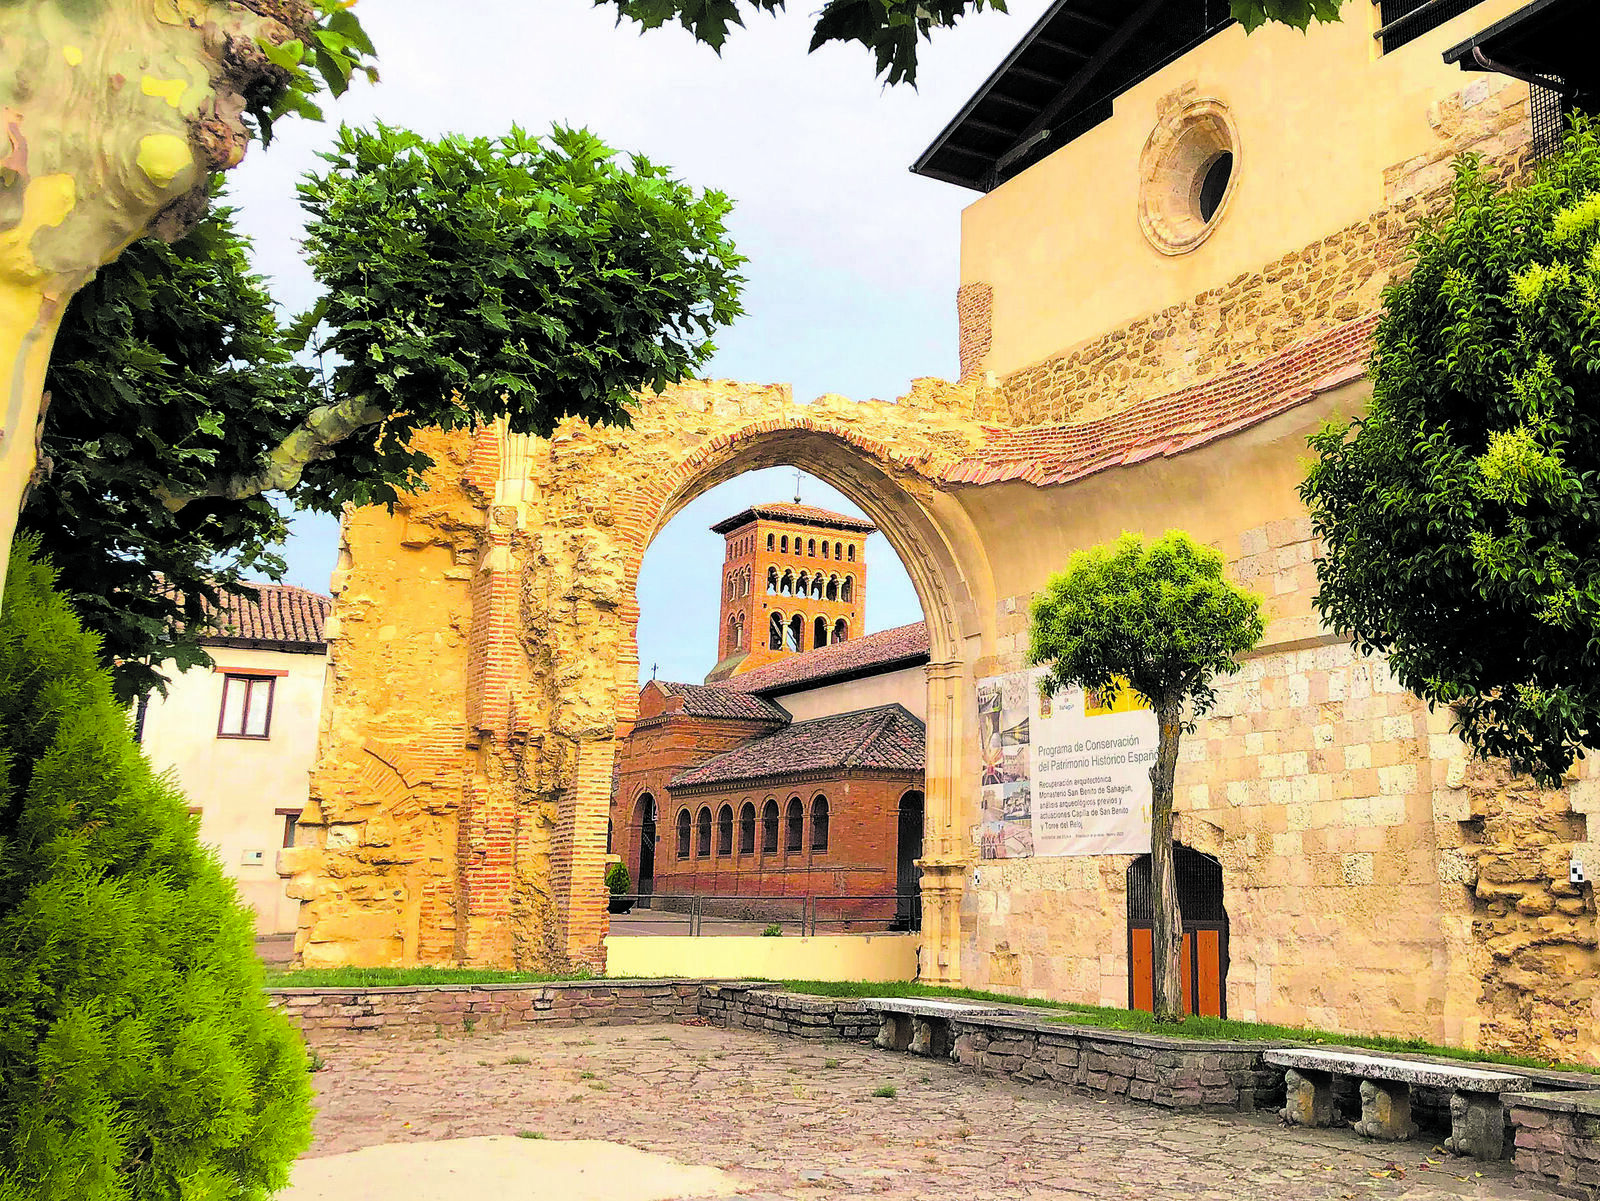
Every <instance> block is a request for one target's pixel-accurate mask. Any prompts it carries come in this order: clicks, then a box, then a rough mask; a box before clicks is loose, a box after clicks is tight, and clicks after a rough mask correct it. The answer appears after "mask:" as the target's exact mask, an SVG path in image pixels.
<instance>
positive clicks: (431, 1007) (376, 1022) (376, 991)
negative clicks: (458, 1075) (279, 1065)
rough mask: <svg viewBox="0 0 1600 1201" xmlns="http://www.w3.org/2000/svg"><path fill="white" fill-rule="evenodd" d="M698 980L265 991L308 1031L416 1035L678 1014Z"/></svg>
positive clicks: (695, 1005) (692, 997)
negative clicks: (379, 1032)
mask: <svg viewBox="0 0 1600 1201" xmlns="http://www.w3.org/2000/svg"><path fill="white" fill-rule="evenodd" d="M701 987H702V983H701V981H699V980H640V981H629V980H581V981H559V982H554V983H550V984H471V985H467V984H460V985H454V984H421V985H415V986H407V987H385V988H342V989H329V988H274V989H268V990H267V996H268V998H269V999H270V1001H271V1003H272V1005H273V1006H274V1007H276V1008H278V1009H281V1010H283V1011H284V1012H285V1013H286V1014H288V1016H289V1018H290V1019H291V1020H292V1021H294V1023H295V1024H296V1025H297V1026H299V1027H300V1030H301V1032H302V1033H304V1034H305V1035H307V1036H308V1037H312V1038H314V1037H316V1036H318V1035H327V1034H348V1033H359V1032H371V1031H381V1032H384V1033H388V1034H393V1035H397V1036H401V1037H411V1038H421V1037H437V1036H439V1035H441V1034H448V1033H457V1034H459V1033H463V1032H466V1033H470V1032H472V1031H474V1030H506V1029H510V1028H512V1027H516V1026H534V1025H546V1026H574V1025H577V1024H579V1023H584V1024H590V1025H596V1026H627V1025H637V1024H640V1023H644V1022H676V1021H682V1020H683V1019H685V1018H693V1017H695V1016H696V1015H697V1014H698V1013H699V1007H700V992H701Z"/></svg>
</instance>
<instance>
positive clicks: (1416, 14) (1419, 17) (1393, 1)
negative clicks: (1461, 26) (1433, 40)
mask: <svg viewBox="0 0 1600 1201" xmlns="http://www.w3.org/2000/svg"><path fill="white" fill-rule="evenodd" d="M1374 2H1375V3H1376V4H1377V5H1378V24H1379V26H1380V29H1379V33H1380V40H1381V41H1382V42H1383V52H1384V53H1385V54H1388V53H1389V52H1390V51H1392V50H1398V49H1399V48H1400V47H1401V46H1404V45H1405V44H1406V43H1407V42H1412V41H1415V40H1416V39H1417V38H1419V37H1421V36H1422V35H1423V34H1425V33H1427V32H1428V31H1429V30H1430V29H1437V28H1439V26H1441V25H1443V24H1444V23H1445V22H1446V21H1448V20H1450V19H1451V18H1452V17H1459V16H1460V15H1461V14H1462V13H1464V12H1466V11H1467V10H1468V9H1469V8H1473V7H1475V6H1476V5H1478V4H1479V3H1481V2H1482V0H1374Z"/></svg>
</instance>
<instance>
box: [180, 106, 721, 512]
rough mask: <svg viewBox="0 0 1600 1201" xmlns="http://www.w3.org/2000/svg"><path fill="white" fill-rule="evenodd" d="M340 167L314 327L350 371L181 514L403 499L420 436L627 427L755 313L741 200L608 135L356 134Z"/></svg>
mask: <svg viewBox="0 0 1600 1201" xmlns="http://www.w3.org/2000/svg"><path fill="white" fill-rule="evenodd" d="M323 158H324V159H325V161H326V162H327V163H328V164H329V166H328V169H327V170H326V171H323V172H321V173H319V174H313V175H311V176H309V177H308V178H307V179H306V180H305V182H304V183H303V184H302V185H301V187H300V200H301V205H302V207H304V208H305V210H306V212H307V213H308V214H309V216H310V222H309V224H308V227H307V234H306V251H307V258H308V260H309V262H310V264H311V268H312V272H313V274H314V275H315V276H316V278H317V282H318V283H319V284H321V285H322V288H323V289H324V295H323V298H322V299H321V300H319V301H318V303H317V306H316V308H315V309H314V310H313V311H312V312H311V313H310V314H308V315H307V316H306V317H304V318H302V320H301V322H300V323H299V333H300V336H301V337H312V336H315V337H318V338H320V343H319V344H320V347H321V349H322V350H323V351H325V352H326V353H328V354H329V355H330V356H332V357H333V359H334V360H335V361H336V363H337V366H335V368H334V370H333V371H332V373H331V375H330V377H329V380H328V392H327V394H326V396H325V397H324V398H322V403H320V404H311V405H308V406H307V407H306V409H305V410H304V412H303V416H302V418H301V420H300V423H299V425H298V426H297V427H296V428H295V429H294V430H293V431H292V432H291V433H290V434H288V435H287V436H286V437H285V438H283V439H282V440H281V441H280V442H278V443H277V444H276V445H275V446H272V447H269V448H266V449H265V450H264V453H263V454H262V455H261V456H260V457H259V458H258V460H257V461H256V462H255V464H254V465H253V466H252V467H251V469H249V470H246V471H242V472H219V473H216V474H214V475H213V476H212V477H211V478H210V479H209V480H208V481H207V482H206V483H205V484H204V485H201V486H198V487H187V486H186V487H182V488H176V489H173V490H171V492H170V494H169V495H168V496H167V498H166V502H167V503H168V505H169V506H171V507H173V508H174V509H177V508H180V507H182V506H184V505H186V504H189V503H192V502H193V501H195V500H198V499H202V498H206V497H223V498H230V499H234V498H239V497H245V496H252V495H257V494H259V493H262V492H266V491H294V490H296V489H299V490H300V491H299V492H297V497H298V499H300V500H301V501H302V503H314V504H321V505H325V506H332V505H337V504H340V503H342V502H344V501H355V502H356V503H361V504H369V503H373V502H387V501H392V500H394V499H395V497H396V496H397V495H398V493H399V492H400V491H402V490H404V489H407V488H410V487H414V486H415V485H416V484H417V483H418V482H420V478H421V472H422V471H423V470H425V469H426V468H427V466H428V465H429V463H428V460H427V458H426V457H425V456H423V455H421V454H419V453H417V452H415V451H413V450H412V449H411V447H410V438H411V435H412V434H413V433H414V432H415V431H416V430H418V429H421V428H427V427H443V428H452V427H456V426H465V425H472V424H475V423H478V422H483V421H491V420H495V419H497V418H504V419H505V420H506V421H507V422H508V423H509V426H510V428H511V429H512V430H513V431H515V432H518V433H537V434H543V435H548V434H549V433H550V432H551V431H552V430H554V428H555V426H556V424H557V422H559V421H560V420H562V419H563V418H566V417H580V418H583V419H585V420H587V421H592V422H595V423H608V424H626V423H627V422H628V419H629V418H628V410H629V408H630V407H631V406H632V405H633V404H634V403H635V395H636V393H638V392H639V391H641V390H642V389H646V388H650V389H656V390H659V389H661V388H663V387H665V386H666V385H667V384H668V383H671V382H673V381H676V380H679V379H682V378H684V377H685V376H688V375H690V374H692V373H693V371H694V370H695V369H696V368H698V367H700V366H701V365H702V364H704V363H705V362H706V360H707V359H709V358H710V356H711V354H712V353H713V351H714V349H715V348H714V346H713V345H712V343H711V334H712V333H713V332H714V331H715V330H716V329H717V328H719V327H721V326H723V325H726V324H727V323H728V322H730V321H731V320H733V318H734V317H736V316H737V315H738V314H739V313H740V311H741V310H740V307H739V301H738V294H739V288H740V286H741V285H742V283H743V279H742V278H741V277H740V275H739V274H738V268H739V266H740V264H742V263H743V261H744V260H743V259H742V258H741V257H740V256H739V255H738V254H737V253H735V251H734V249H733V246H732V244H731V243H730V242H729V240H728V237H727V230H726V227H725V225H724V219H725V217H726V216H727V214H728V212H729V210H730V209H731V207H732V206H731V203H730V201H729V200H728V198H727V197H726V196H724V195H723V194H722V193H720V192H716V191H705V192H696V191H695V189H693V188H691V187H689V186H688V185H686V184H683V183H681V182H679V181H678V180H676V179H674V178H672V176H671V174H670V173H669V172H668V171H667V170H666V169H665V168H663V167H660V166H657V165H656V164H654V163H652V162H651V161H650V160H649V159H647V158H644V157H643V156H640V155H633V156H631V157H630V158H628V159H627V160H626V161H619V159H618V156H617V153H616V152H615V151H614V150H612V149H611V148H610V147H608V146H606V145H605V144H604V143H603V142H601V141H600V140H599V139H598V138H596V137H595V136H594V135H593V134H591V133H589V132H588V131H587V130H581V129H568V128H564V127H558V128H557V129H555V130H554V132H553V133H551V134H550V135H549V137H547V138H538V137H534V136H532V135H530V134H527V133H525V132H523V131H522V130H520V129H515V128H513V129H512V131H511V132H510V133H509V134H507V135H506V136H505V137H501V138H465V137H446V138H443V139H440V140H438V141H428V140H426V139H424V138H422V137H420V136H418V135H416V134H414V133H410V132H407V131H405V130H398V129H393V128H390V127H388V126H384V125H379V126H378V127H377V128H376V129H374V130H371V131H367V130H357V129H351V128H349V127H343V128H341V129H340V131H339V136H338V139H337V142H336V144H335V146H334V148H333V149H332V150H331V151H329V152H328V153H327V154H325V155H324V156H323Z"/></svg>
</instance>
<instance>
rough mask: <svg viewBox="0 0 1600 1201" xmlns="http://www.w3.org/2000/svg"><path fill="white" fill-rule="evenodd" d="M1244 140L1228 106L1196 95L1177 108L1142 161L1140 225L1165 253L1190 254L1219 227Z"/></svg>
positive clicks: (1149, 144) (1152, 137)
mask: <svg viewBox="0 0 1600 1201" xmlns="http://www.w3.org/2000/svg"><path fill="white" fill-rule="evenodd" d="M1238 158H1239V142H1238V136H1237V134H1236V133H1235V131H1234V127H1233V121H1232V119H1231V118H1230V116H1229V114H1228V111H1227V108H1226V107H1225V106H1224V105H1223V104H1222V102H1221V101H1218V100H1196V101H1193V102H1191V103H1189V104H1187V105H1184V106H1183V107H1182V108H1180V109H1177V110H1176V111H1174V112H1173V113H1171V114H1170V115H1169V116H1168V117H1167V118H1166V119H1165V120H1163V121H1162V122H1161V124H1160V125H1158V126H1157V127H1156V129H1155V132H1154V133H1152V134H1151V135H1150V140H1149V141H1148V142H1146V143H1145V148H1144V153H1143V154H1142V155H1141V156H1140V160H1139V180H1140V182H1139V227H1140V229H1142V230H1143V231H1144V236H1145V237H1146V238H1147V239H1149V241H1150V244H1151V245H1152V246H1154V247H1155V248H1156V249H1157V250H1159V251H1161V252H1162V253H1163V254H1173V255H1176V254H1187V253H1188V252H1189V251H1191V250H1193V249H1195V248H1196V247H1197V246H1199V245H1200V244H1201V243H1202V242H1204V241H1205V240H1206V238H1208V237H1210V236H1211V231H1212V230H1213V229H1215V228H1216V225H1217V223H1218V222H1219V221H1220V220H1221V219H1222V215H1223V213H1224V212H1225V211H1226V209H1227V207H1228V200H1229V198H1230V197H1231V196H1232V195H1233V188H1234V184H1235V183H1236V182H1237V180H1238V175H1239V171H1238Z"/></svg>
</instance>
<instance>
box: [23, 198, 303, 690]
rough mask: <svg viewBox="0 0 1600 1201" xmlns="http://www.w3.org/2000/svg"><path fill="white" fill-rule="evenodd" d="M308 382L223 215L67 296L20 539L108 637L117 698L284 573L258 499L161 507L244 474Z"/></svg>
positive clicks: (187, 653)
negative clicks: (238, 597)
mask: <svg viewBox="0 0 1600 1201" xmlns="http://www.w3.org/2000/svg"><path fill="white" fill-rule="evenodd" d="M311 385H312V373H311V371H309V370H308V369H306V368H305V367H303V366H300V365H298V364H297V363H295V362H294V360H293V355H292V351H291V349H290V347H289V346H288V344H287V342H286V341H285V339H284V337H283V331H282V330H281V329H280V328H279V326H278V322H277V319H276V317H275V315H274V310H273V307H272V301H271V298H270V297H269V296H268V295H267V292H266V289H265V286H264V284H263V282H262V280H261V279H260V278H259V277H257V276H256V275H254V274H252V273H251V271H250V267H249V262H248V259H247V257H246V246H245V243H244V242H243V240H242V239H241V238H240V237H239V235H238V234H237V233H236V232H235V230H234V225H233V213H232V211H231V210H230V209H228V208H226V207H216V208H213V209H212V211H211V213H210V214H209V215H208V216H207V217H206V218H205V219H204V220H203V221H202V222H201V223H200V224H199V225H198V226H197V227H196V228H195V229H194V231H193V232H192V233H190V235H189V236H188V237H186V238H184V239H183V240H182V241H179V242H177V243H176V244H174V245H170V246H169V245H168V244H166V243H165V242H161V241H159V240H157V239H155V238H145V239H142V240H141V241H139V242H136V243H135V244H134V245H132V246H130V247H129V248H128V249H127V250H126V251H125V252H124V253H123V255H122V257H120V258H119V259H117V260H116V261H115V262H114V263H112V264H110V265H109V266H107V267H106V268H104V269H103V270H102V271H101V272H100V273H99V275H98V276H97V277H96V278H95V279H94V280H93V281H92V282H90V283H89V284H88V285H87V286H86V287H85V288H84V289H83V290H82V291H81V292H79V293H78V295H77V296H76V297H75V298H74V299H73V301H72V303H71V305H70V307H69V308H68V311H67V314H66V317H65V319H64V320H63V322H62V326H61V333H60V335H59V337H58V338H57V340H56V349H55V354H54V356H53V357H52V359H51V363H50V371H49V374H48V376H47V377H46V388H47V389H48V392H49V394H50V396H51V403H50V407H49V410H48V412H47V414H46V421H45V425H44V434H43V439H42V442H41V449H42V464H43V467H44V469H43V470H42V471H40V472H39V473H38V475H37V476H36V479H35V483H34V486H33V488H32V489H31V490H30V491H29V493H28V497H27V500H26V502H25V504H24V506H23V510H22V515H21V520H20V522H19V527H20V528H21V529H22V530H23V531H24V532H26V533H29V534H31V535H32V536H33V537H34V538H35V539H36V540H37V542H38V543H39V545H40V548H41V550H42V551H43V552H44V554H45V555H47V556H48V558H49V559H50V561H51V563H52V564H53V566H54V567H55V569H56V572H57V574H58V580H57V587H58V588H59V589H60V590H61V591H62V592H63V593H64V594H65V595H66V596H67V597H68V599H69V600H70V601H71V603H72V605H73V607H74V608H75V609H76V610H77V612H78V614H79V616H80V617H81V618H82V619H83V621H84V622H85V623H86V624H87V625H88V626H89V627H90V628H91V629H93V630H94V631H95V632H96V633H98V634H99V635H100V647H101V653H102V655H103V658H104V661H105V663H106V665H107V666H108V667H110V669H111V671H112V677H113V682H114V685H115V689H116V692H117V696H118V698H119V699H120V700H121V701H123V702H124V703H126V702H127V701H128V700H130V699H131V698H132V697H133V696H135V695H137V694H139V693H142V692H145V691H147V690H148V689H149V688H150V687H152V686H153V685H155V684H156V683H157V682H158V680H159V678H160V675H159V673H158V671H157V669H156V667H155V663H157V662H159V661H161V660H164V659H170V660H172V665H173V666H174V667H175V668H176V669H177V670H179V671H182V670H184V669H186V668H188V667H190V666H192V665H194V664H196V663H203V662H206V661H207V660H206V657H205V654H204V652H203V651H202V650H201V648H200V644H199V639H200V637H201V636H203V635H204V634H206V633H207V632H210V631H209V625H208V623H209V622H210V621H211V620H212V619H213V618H214V616H215V614H216V612H217V610H216V603H217V601H218V599H219V593H220V592H221V591H222V590H225V589H227V588H229V587H230V586H231V585H233V584H234V583H236V582H237V581H238V580H239V579H241V578H242V577H244V576H246V575H260V574H265V575H268V576H274V577H275V576H276V575H277V574H278V573H279V572H280V571H281V569H282V563H281V560H280V559H279V558H278V556H277V554H276V552H275V551H274V550H273V549H272V548H273V547H274V546H275V545H277V544H278V543H281V541H282V539H283V537H284V532H285V531H284V525H283V520H282V517H281V515H280V513H279V510H278V509H277V508H276V507H275V506H274V505H273V503H272V501H270V500H269V499H268V498H266V497H265V496H252V497H243V498H240V499H238V500H220V499H212V500H208V501H206V502H205V503H198V504H193V505H189V506H186V507H184V508H183V509H182V510H180V511H177V512H174V511H173V510H171V509H169V508H168V507H167V506H166V505H165V504H163V503H162V501H161V499H160V498H161V497H162V496H163V495H165V494H167V493H170V492H172V491H174V490H179V489H182V488H184V487H198V486H202V485H203V484H204V483H205V481H206V480H208V479H209V478H210V477H211V476H212V475H213V474H215V473H217V472H219V471H220V472H231V473H237V472H245V471H249V470H251V469H252V468H253V465H254V464H255V462H256V460H257V459H258V458H259V456H260V455H261V453H262V451H263V450H264V449H265V448H267V447H270V446H274V445H276V444H277V443H278V442H279V441H281V440H282V439H283V438H284V437H285V436H286V435H287V434H288V433H289V432H290V431H292V430H293V429H294V428H295V426H296V424H297V423H298V422H299V421H300V419H301V416H302V415H303V414H304V412H305V410H306V408H307V406H308V403H309V401H308V398H309V397H311V396H312V394H313V393H312V390H311Z"/></svg>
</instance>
